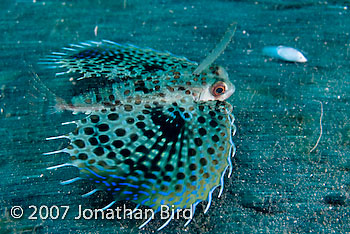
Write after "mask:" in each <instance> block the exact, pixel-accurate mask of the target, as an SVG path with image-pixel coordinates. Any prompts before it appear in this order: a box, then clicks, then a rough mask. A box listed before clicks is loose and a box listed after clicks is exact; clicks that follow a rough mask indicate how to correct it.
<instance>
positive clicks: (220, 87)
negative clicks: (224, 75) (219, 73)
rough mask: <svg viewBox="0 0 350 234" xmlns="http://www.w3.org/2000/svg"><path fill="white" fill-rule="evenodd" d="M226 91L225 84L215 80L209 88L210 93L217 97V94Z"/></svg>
mask: <svg viewBox="0 0 350 234" xmlns="http://www.w3.org/2000/svg"><path fill="white" fill-rule="evenodd" d="M225 91H226V84H225V83H224V82H221V81H219V82H216V83H215V84H214V85H213V86H212V89H211V93H212V94H213V95H214V96H215V97H217V96H220V95H222V94H224V93H225Z"/></svg>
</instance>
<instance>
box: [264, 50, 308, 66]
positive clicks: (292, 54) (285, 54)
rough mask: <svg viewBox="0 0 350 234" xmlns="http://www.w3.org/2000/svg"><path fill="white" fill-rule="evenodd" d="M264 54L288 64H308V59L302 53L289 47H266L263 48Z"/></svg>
mask: <svg viewBox="0 0 350 234" xmlns="http://www.w3.org/2000/svg"><path fill="white" fill-rule="evenodd" d="M263 54H264V55H267V56H270V57H273V58H277V59H281V60H284V61H288V62H298V63H306V62H307V59H306V58H305V56H304V55H303V54H302V53H301V52H300V51H298V50H297V49H294V48H292V47H287V46H266V47H264V48H263Z"/></svg>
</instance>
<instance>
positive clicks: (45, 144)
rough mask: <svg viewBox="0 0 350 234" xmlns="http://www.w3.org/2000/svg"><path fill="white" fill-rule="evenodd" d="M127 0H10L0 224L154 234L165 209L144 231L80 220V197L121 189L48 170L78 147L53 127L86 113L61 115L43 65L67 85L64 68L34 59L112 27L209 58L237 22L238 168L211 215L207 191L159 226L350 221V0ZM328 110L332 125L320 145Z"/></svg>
mask: <svg viewBox="0 0 350 234" xmlns="http://www.w3.org/2000/svg"><path fill="white" fill-rule="evenodd" d="M125 3H126V5H124V4H125ZM125 3H124V1H123V0H115V1H112V0H109V1H107V0H104V1H103V0H96V1H93V0H79V1H75V0H73V1H53V0H51V1H50V0H49V1H42V0H36V1H34V2H33V1H29V0H17V1H15V0H14V1H9V0H5V1H1V2H0V29H1V37H0V47H1V53H0V67H1V69H0V119H1V125H0V134H1V141H0V177H1V180H0V207H1V208H0V211H1V215H0V233H23V232H24V233H32V232H36V233H138V232H139V233H149V232H155V230H156V229H157V228H158V227H159V226H161V224H162V223H163V222H164V221H163V220H160V219H156V220H154V221H152V222H150V223H149V224H148V225H147V226H146V227H145V228H144V229H143V230H138V226H139V225H140V224H141V223H142V221H140V220H101V219H99V220H74V218H73V217H74V216H75V215H76V210H77V208H78V205H82V206H83V207H86V208H89V207H91V208H100V207H103V206H104V205H106V204H108V203H109V202H110V201H111V199H112V198H111V197H110V196H109V195H108V194H106V193H103V192H99V193H96V194H94V195H92V196H90V197H88V198H82V197H81V196H80V195H81V194H83V193H86V192H88V191H90V190H91V189H93V185H91V184H90V183H88V182H84V181H80V182H76V183H74V184H71V185H65V186H62V185H60V184H59V182H60V181H61V180H67V179H70V178H72V177H75V176H77V175H78V170H77V169H75V168H72V167H69V168H63V169H60V170H54V171H46V170H45V168H46V167H49V166H53V165H57V164H60V163H64V162H66V161H67V160H68V155H66V154H56V155H51V156H43V155H42V153H44V152H48V151H52V150H57V149H60V148H63V147H64V146H65V145H67V141H64V140H62V141H45V138H46V137H49V136H55V135H61V134H64V133H67V132H69V131H71V130H73V129H74V126H72V125H68V126H61V123H62V122H66V121H71V120H73V119H74V118H75V119H76V118H77V116H73V115H72V114H71V113H69V112H56V113H55V112H54V111H53V109H52V108H50V102H49V101H47V100H48V99H49V98H48V97H47V94H45V92H40V91H36V90H35V84H33V76H34V75H33V74H37V75H38V76H39V77H40V79H41V80H42V81H43V82H44V83H45V84H47V85H48V86H49V87H51V88H53V89H54V90H55V88H56V90H57V91H60V92H63V93H64V91H65V89H64V86H62V84H61V83H60V80H59V79H57V78H55V76H54V72H53V71H46V70H44V69H43V68H42V67H41V66H39V65H38V64H37V62H38V60H39V59H40V58H42V57H44V56H45V55H47V54H49V53H51V52H52V51H59V50H60V48H62V47H64V46H66V45H68V44H70V43H78V42H81V41H87V40H101V39H109V40H112V41H116V42H119V43H132V44H135V45H138V46H140V47H151V48H155V49H157V50H168V51H170V52H172V53H174V54H177V55H183V56H186V57H187V58H189V59H191V60H194V61H201V60H202V59H203V58H204V57H205V56H206V55H207V54H208V53H209V52H210V50H211V49H212V48H213V47H214V46H215V45H216V44H217V43H218V41H219V40H220V38H221V37H222V35H223V33H224V32H225V30H226V28H227V26H228V25H229V24H230V23H231V22H233V21H236V22H238V28H237V32H236V35H235V37H234V42H233V43H231V44H230V45H229V47H228V48H227V49H226V51H225V52H224V54H222V55H221V56H220V58H219V59H218V60H217V63H218V64H221V65H223V66H224V67H225V68H226V69H227V71H228V73H229V75H230V79H231V81H232V82H233V83H234V85H235V86H236V92H235V93H234V95H233V96H232V97H231V98H230V100H229V101H230V102H231V103H232V105H233V106H234V112H233V113H234V115H235V117H236V122H235V123H236V126H237V133H236V135H235V137H234V142H235V144H236V146H237V153H236V155H235V157H234V159H233V162H234V172H233V175H232V177H231V178H229V179H228V178H225V189H224V191H223V195H222V197H221V198H217V195H218V191H215V192H214V199H213V202H212V205H211V208H210V210H209V212H208V213H207V214H203V210H204V208H205V205H206V202H203V205H199V206H198V208H197V211H196V214H195V217H194V220H193V221H192V223H191V224H190V225H189V226H188V227H186V228H184V227H183V224H184V223H185V220H183V219H180V220H175V221H172V222H171V223H170V224H169V225H168V226H167V227H166V228H165V229H163V230H162V231H161V232H160V233H309V232H310V233H346V232H350V198H349V191H350V176H349V170H350V149H349V145H350V109H349V108H350V104H349V103H350V96H349V93H350V74H349V71H350V70H349V68H350V65H349V61H350V36H349V33H350V2H349V1H310V0H307V1H282V0H280V1H277V0H274V1H264V0H263V1H260V0H257V1H249V0H248V1H229V0H220V1H208V0H198V1H165V0H164V1H158V0H155V1H153V0H145V1H141V0H126V1H125ZM96 26H97V27H98V30H97V35H95V32H94V29H95V27H96ZM267 45H286V46H292V47H295V48H298V49H300V50H301V51H302V52H303V53H304V54H305V56H306V57H307V58H308V60H309V61H308V62H307V63H305V64H297V63H287V62H284V61H279V60H275V59H269V58H267V57H265V56H264V55H263V54H262V53H261V50H262V48H263V47H264V46H267ZM60 84H61V86H60ZM57 87H61V88H57ZM320 102H321V103H322V105H323V111H322V113H321V104H320ZM321 114H323V116H322V136H321V139H320V141H319V144H318V145H317V147H316V149H315V150H314V151H312V152H310V150H311V149H312V148H313V146H314V145H315V144H316V142H317V139H318V137H319V135H320V117H321ZM122 204H123V203H118V205H122ZM18 205H20V206H22V207H23V208H24V216H23V218H21V219H12V218H10V217H9V211H10V208H11V207H12V206H18ZM30 205H35V206H38V207H39V206H41V205H46V206H49V207H50V206H52V205H57V206H62V205H65V206H70V207H71V208H70V209H71V210H72V212H70V213H69V214H68V215H67V217H66V218H65V219H64V220H61V219H57V220H52V219H47V220H41V219H40V218H38V220H28V216H29V215H30V213H31V211H32V210H31V209H28V206H30ZM127 205H128V206H129V207H130V208H133V207H134V206H133V205H132V204H130V203H127Z"/></svg>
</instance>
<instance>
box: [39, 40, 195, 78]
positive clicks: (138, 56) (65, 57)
mask: <svg viewBox="0 0 350 234" xmlns="http://www.w3.org/2000/svg"><path fill="white" fill-rule="evenodd" d="M63 50H64V52H53V53H52V55H50V56H48V57H46V58H44V59H42V61H41V62H40V63H41V64H45V65H49V66H50V67H54V68H59V69H61V71H60V72H58V73H57V75H65V74H69V76H70V77H75V78H77V79H78V80H79V79H85V78H94V77H100V78H105V79H111V80H113V81H115V82H124V81H125V80H128V79H139V77H140V76H144V77H153V76H157V75H159V74H160V73H164V72H166V71H169V70H172V69H175V68H177V69H179V68H186V67H188V66H196V65H197V63H195V62H191V61H189V60H188V59H186V58H184V57H180V56H175V55H173V54H171V53H169V52H160V51H156V50H153V49H142V48H139V47H136V46H133V45H121V44H118V43H115V42H111V41H108V40H103V41H101V42H95V41H90V42H86V43H80V44H72V45H70V47H65V48H63Z"/></svg>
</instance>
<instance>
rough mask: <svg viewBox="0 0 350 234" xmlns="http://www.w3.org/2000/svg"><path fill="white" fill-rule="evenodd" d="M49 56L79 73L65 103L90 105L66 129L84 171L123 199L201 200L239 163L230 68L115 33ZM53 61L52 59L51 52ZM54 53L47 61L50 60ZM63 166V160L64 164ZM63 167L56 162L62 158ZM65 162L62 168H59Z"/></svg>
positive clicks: (80, 107) (180, 203)
mask: <svg viewBox="0 0 350 234" xmlns="http://www.w3.org/2000/svg"><path fill="white" fill-rule="evenodd" d="M64 49H65V52H62V53H54V54H53V57H51V58H50V59H49V60H48V61H50V62H52V64H53V65H55V66H56V67H57V68H58V69H63V72H59V73H58V74H57V75H59V76H62V77H67V79H70V80H73V81H74V82H75V87H76V88H75V89H76V92H75V93H74V94H73V95H72V97H71V98H70V100H65V101H63V100H61V101H60V102H58V103H57V107H58V108H60V109H63V110H70V111H74V112H84V113H89V114H88V115H87V116H86V117H85V118H83V119H81V120H77V121H74V123H75V124H76V126H77V127H76V129H75V130H74V131H73V132H71V133H69V134H66V135H64V136H59V137H53V138H50V139H57V138H68V139H69V140H70V143H69V145H68V146H67V147H66V148H64V149H62V150H60V151H55V152H53V153H57V152H65V153H68V154H69V155H70V161H69V162H67V163H66V164H63V165H64V166H69V165H70V166H75V167H77V168H78V169H79V170H80V177H79V178H84V179H88V180H91V181H92V182H93V183H95V185H96V189H97V190H104V191H107V192H110V193H111V194H112V195H113V196H114V199H115V201H119V200H129V201H132V202H134V203H136V204H138V205H145V206H148V207H151V208H152V209H154V210H155V211H156V212H158V211H160V209H161V205H167V206H168V207H172V208H173V209H175V210H178V209H183V208H193V205H194V206H195V205H196V204H198V203H199V202H201V201H203V200H207V201H208V208H209V206H210V202H211V194H212V192H213V191H214V189H215V188H217V187H218V186H219V185H221V188H222V189H223V176H224V174H225V172H226V171H227V169H230V173H231V171H232V165H231V156H232V155H233V154H234V151H235V147H234V144H233V141H232V136H233V135H234V133H235V126H234V124H233V121H234V117H233V115H232V113H231V112H232V106H231V105H230V104H229V103H228V102H226V101H225V100H226V99H227V98H229V97H230V96H231V95H232V93H233V92H234V85H233V84H232V83H231V82H230V81H229V78H228V74H227V72H226V71H225V69H224V68H222V67H220V66H217V65H212V64H210V66H208V67H206V68H205V69H201V71H200V72H199V73H194V71H195V69H196V68H197V67H198V64H197V63H196V62H192V61H190V60H188V59H186V58H184V57H179V56H175V55H173V54H170V53H166V52H159V51H155V50H152V49H142V48H139V47H136V46H133V45H120V44H117V43H114V42H111V41H102V42H89V43H81V44H79V45H71V47H67V48H64ZM44 62H45V61H44ZM46 62H47V61H46ZM59 166H60V165H59ZM59 166H58V167H59ZM52 168H57V167H52Z"/></svg>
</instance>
